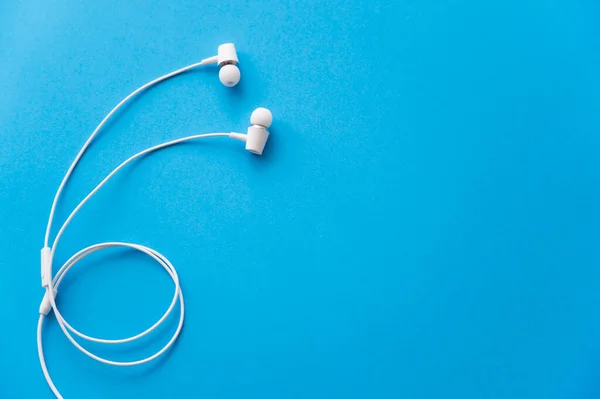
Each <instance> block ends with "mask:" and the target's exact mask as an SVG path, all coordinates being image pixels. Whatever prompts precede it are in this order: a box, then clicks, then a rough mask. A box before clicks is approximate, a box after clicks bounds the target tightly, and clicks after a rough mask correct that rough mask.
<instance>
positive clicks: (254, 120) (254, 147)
mask: <svg viewBox="0 0 600 399" xmlns="http://www.w3.org/2000/svg"><path fill="white" fill-rule="evenodd" d="M250 123H251V124H252V126H250V127H249V128H248V134H243V133H230V134H229V137H231V138H232V139H235V140H239V141H244V142H246V149H247V150H248V151H250V152H251V153H253V154H256V155H262V153H263V150H264V149H265V144H267V140H268V138H269V131H268V130H267V128H268V127H270V126H271V123H273V115H272V114H271V111H269V110H268V109H266V108H256V109H255V110H254V112H252V115H251V116H250Z"/></svg>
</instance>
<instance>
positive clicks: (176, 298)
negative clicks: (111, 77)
mask: <svg viewBox="0 0 600 399" xmlns="http://www.w3.org/2000/svg"><path fill="white" fill-rule="evenodd" d="M214 58H215V57H211V58H208V59H205V60H203V61H201V62H199V63H195V64H192V65H189V66H187V67H184V68H181V69H178V70H177V71H174V72H171V73H169V74H166V75H163V76H161V77H159V78H157V79H154V80H152V81H151V82H148V83H146V84H145V85H143V86H141V87H140V88H138V89H137V90H135V91H134V92H132V93H131V94H129V95H128V96H127V97H125V98H124V99H123V100H122V101H121V102H119V104H117V106H115V107H114V108H113V109H112V110H111V111H110V112H109V113H108V115H106V117H105V118H104V119H103V120H102V122H100V124H99V125H98V126H97V127H96V129H95V130H94V131H93V133H92V134H91V136H90V137H89V138H88V140H87V141H86V142H85V144H84V145H83V147H82V148H81V150H80V151H79V153H78V154H77V156H76V157H75V160H74V161H73V163H72V164H71V166H70V167H69V169H68V171H67V173H66V174H65V177H64V178H63V180H62V182H61V184H60V186H59V187H58V190H57V191H56V195H55V196H54V201H53V202H52V207H51V210H50V216H49V218H48V225H47V227H46V235H45V238H44V250H43V251H42V255H43V256H44V255H45V256H47V258H46V261H45V263H46V264H45V266H43V269H44V268H45V269H46V270H45V271H46V273H47V278H46V279H44V278H43V279H42V281H43V286H44V287H45V289H46V294H45V295H44V299H43V300H42V304H41V305H40V318H39V322H38V327H37V346H38V356H39V359H40V365H41V367H42V372H43V373H44V377H45V378H46V382H47V383H48V386H49V387H50V389H51V390H52V392H53V393H54V395H55V396H56V397H57V398H59V399H62V398H63V397H62V395H61V394H60V392H59V391H58V389H57V388H56V386H55V385H54V383H53V381H52V378H51V377H50V374H49V372H48V368H47V366H46V361H45V358H44V351H43V340H42V333H43V323H44V318H45V316H46V315H47V314H48V313H49V311H50V309H52V310H53V311H54V314H55V316H56V321H57V322H58V325H59V326H60V328H61V330H62V331H63V333H64V334H65V336H66V337H67V339H68V340H69V341H70V342H71V343H72V344H73V345H74V346H75V347H76V348H77V349H79V351H81V352H82V353H84V354H85V355H87V356H89V357H91V358H92V359H94V360H97V361H99V362H102V363H105V364H110V365H113V366H136V365H140V364H144V363H147V362H150V361H152V360H154V359H156V358H157V357H159V356H161V355H162V354H163V353H165V352H166V351H167V350H168V349H169V348H170V347H171V345H173V343H174V342H175V341H176V340H177V338H178V336H179V333H180V332H181V329H182V327H183V321H184V315H185V311H184V302H183V294H182V292H181V287H180V284H179V277H178V276H177V272H176V271H175V268H174V267H173V265H172V264H171V262H169V260H168V259H167V258H165V257H164V256H163V255H161V254H160V253H159V252H158V251H155V250H153V249H151V248H148V247H145V246H143V245H138V244H132V243H125V242H105V243H100V244H94V245H91V246H89V247H87V248H84V249H82V250H80V251H79V252H77V253H76V254H75V255H73V256H72V257H71V258H70V259H69V260H67V261H66V262H65V263H64V265H62V267H61V268H60V269H59V270H58V272H57V273H56V275H55V276H54V278H52V277H51V274H52V260H53V259H54V255H55V252H56V247H57V245H58V242H59V240H60V238H61V237H62V235H63V233H64V231H65V229H66V228H67V226H68V225H69V223H70V222H71V221H72V220H73V218H74V217H75V215H76V214H77V213H78V212H79V210H80V209H81V208H82V207H83V206H84V205H85V204H86V203H87V202H88V201H89V200H90V199H91V198H92V197H93V196H94V194H96V193H97V192H98V190H100V189H101V188H102V187H103V186H104V185H105V184H106V183H107V182H108V181H109V180H110V179H111V178H112V177H113V176H114V175H115V174H117V173H118V172H119V171H120V170H121V169H123V168H124V167H125V166H127V165H128V164H129V163H131V162H133V161H134V160H136V159H138V158H140V157H142V156H144V155H146V154H148V153H150V152H153V151H157V150H160V149H162V148H166V147H169V146H172V145H176V144H179V143H183V142H186V141H190V140H196V139H201V138H207V137H230V134H229V133H208V134H199V135H193V136H188V137H184V138H180V139H176V140H172V141H168V142H166V143H163V144H159V145H155V146H153V147H150V148H148V149H146V150H143V151H140V152H138V153H137V154H135V155H133V156H131V157H129V158H128V159H126V160H125V161H124V162H122V163H121V164H120V165H119V166H117V167H116V168H115V169H114V170H113V171H112V172H111V173H110V174H108V176H106V177H105V178H104V179H103V180H102V181H101V182H100V183H99V184H98V185H97V186H96V187H95V188H94V189H93V190H92V191H91V192H90V193H89V194H88V195H87V196H86V197H85V198H84V199H83V200H82V201H81V202H80V203H79V205H77V206H76V207H75V209H74V210H73V211H72V212H71V214H70V215H69V217H67V219H66V220H65V222H64V223H63V225H62V226H61V228H60V230H59V231H58V233H57V234H56V237H55V239H54V242H53V244H52V247H51V248H48V243H49V242H50V232H51V229H52V222H53V219H54V213H55V210H56V206H57V203H58V200H59V198H60V195H61V193H62V191H63V189H64V187H65V185H66V182H67V181H68V179H69V177H70V176H71V174H72V172H73V170H74V169H75V167H76V166H77V163H78V162H79V160H80V159H81V157H82V156H83V154H84V153H85V151H86V150H87V148H88V147H89V145H90V144H91V142H92V140H93V139H94V137H96V135H97V134H98V132H99V131H100V129H101V128H102V127H103V126H104V124H105V123H106V122H107V121H108V120H109V119H110V118H111V116H113V115H114V114H115V113H116V112H117V110H118V109H119V108H120V107H121V106H123V105H124V104H125V103H126V102H127V101H129V100H130V99H132V98H133V97H135V95H136V94H138V93H140V92H142V91H143V90H145V89H147V88H149V87H151V86H153V85H155V84H157V83H159V82H162V81H163V80H165V79H168V78H170V77H173V76H176V75H179V74H181V73H183V72H186V71H188V70H190V69H193V68H196V67H198V66H201V65H206V64H210V63H213V62H214ZM114 247H124V248H131V249H135V250H137V251H140V252H143V253H145V254H146V255H148V256H150V257H151V258H153V259H154V260H155V261H156V262H158V263H159V264H160V265H161V266H162V267H163V268H164V269H165V270H166V271H167V273H168V274H169V276H170V277H171V279H172V280H173V283H174V285H175V291H174V295H173V299H172V301H171V304H170V305H169V307H168V309H167V310H166V311H165V313H164V314H163V315H162V316H161V317H160V318H159V319H158V321H156V322H155V323H154V324H153V325H152V326H150V327H149V328H148V329H146V330H145V331H143V332H141V333H139V334H137V335H134V336H132V337H128V338H122V339H101V338H95V337H91V336H89V335H86V334H83V333H81V332H79V331H77V330H76V329H75V328H73V327H72V326H71V325H70V324H69V323H67V321H66V320H65V318H64V317H63V316H62V314H61V313H60V312H59V310H58V308H57V306H56V301H55V295H56V292H57V289H58V287H59V286H60V284H61V282H62V280H63V278H64V277H65V276H66V274H67V272H69V270H71V268H72V267H73V266H75V264H77V262H79V261H80V260H82V259H83V258H84V257H86V256H88V255H90V254H92V253H94V252H96V251H100V250H103V249H108V248H114ZM45 251H47V252H45ZM43 263H44V261H43ZM42 274H44V271H43V273H42ZM177 302H179V304H180V316H179V324H178V326H177V329H176V331H175V332H174V333H173V336H172V337H171V339H170V340H169V341H168V342H167V344H166V345H165V346H163V348H162V349H160V350H159V351H157V352H156V353H154V354H153V355H151V356H148V357H146V358H144V359H140V360H136V361H129V362H117V361H113V360H108V359H105V358H103V357H100V356H98V355H95V354H93V353H91V352H90V351H88V350H87V349H85V348H84V347H83V346H81V344H79V343H78V342H77V341H76V340H75V338H73V335H72V334H75V335H76V336H78V337H79V338H82V339H84V340H86V341H90V342H97V343H102V344H112V345H115V344H124V343H127V342H132V341H135V340H138V339H140V338H142V337H145V336H146V335H148V334H150V333H151V332H152V331H154V330H155V329H156V328H158V327H159V326H160V325H161V324H162V323H163V322H164V321H165V320H166V319H167V318H168V317H169V315H170V314H171V312H172V311H173V309H174V308H175V306H176V305H177Z"/></svg>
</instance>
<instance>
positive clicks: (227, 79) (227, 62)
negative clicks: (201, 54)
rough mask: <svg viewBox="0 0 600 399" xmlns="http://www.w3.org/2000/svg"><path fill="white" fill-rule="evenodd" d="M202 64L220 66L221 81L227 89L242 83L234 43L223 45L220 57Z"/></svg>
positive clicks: (208, 59) (206, 60) (205, 60)
mask: <svg viewBox="0 0 600 399" xmlns="http://www.w3.org/2000/svg"><path fill="white" fill-rule="evenodd" d="M202 63H203V64H204V65H208V64H218V65H219V68H221V69H220V70H219V80H220V81H221V83H223V84H224V85H225V86H227V87H233V86H235V85H236V84H238V82H239V81H240V68H238V66H237V64H238V63H239V61H238V57H237V51H235V45H234V44H233V43H225V44H221V45H220V46H219V50H218V55H215V56H212V57H210V58H206V59H204V60H202Z"/></svg>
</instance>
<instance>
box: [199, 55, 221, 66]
mask: <svg viewBox="0 0 600 399" xmlns="http://www.w3.org/2000/svg"><path fill="white" fill-rule="evenodd" d="M218 61H219V56H218V55H215V56H212V57H209V58H205V59H203V60H202V64H203V65H210V64H216V63H217V62H218Z"/></svg>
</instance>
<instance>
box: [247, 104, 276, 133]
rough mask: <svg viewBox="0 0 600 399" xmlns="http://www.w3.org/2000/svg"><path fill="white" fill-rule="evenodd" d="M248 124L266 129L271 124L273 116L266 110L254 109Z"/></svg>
mask: <svg viewBox="0 0 600 399" xmlns="http://www.w3.org/2000/svg"><path fill="white" fill-rule="evenodd" d="M250 123H251V124H253V125H260V126H264V127H267V128H268V127H269V126H271V123H273V114H271V111H269V110H268V109H266V108H262V107H261V108H256V109H255V110H254V112H252V115H250Z"/></svg>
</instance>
